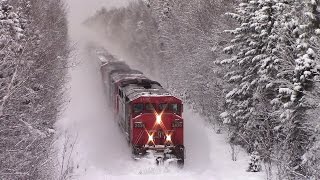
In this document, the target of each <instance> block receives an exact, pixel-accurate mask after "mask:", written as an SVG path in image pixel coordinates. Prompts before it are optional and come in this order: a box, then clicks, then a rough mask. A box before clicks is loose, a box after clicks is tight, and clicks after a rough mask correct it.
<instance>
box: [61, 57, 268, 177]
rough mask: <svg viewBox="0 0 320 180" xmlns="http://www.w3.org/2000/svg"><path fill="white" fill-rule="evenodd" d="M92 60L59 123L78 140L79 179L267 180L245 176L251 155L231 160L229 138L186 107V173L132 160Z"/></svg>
mask: <svg viewBox="0 0 320 180" xmlns="http://www.w3.org/2000/svg"><path fill="white" fill-rule="evenodd" d="M84 57H85V56H84ZM89 59H90V58H87V59H86V58H84V59H82V62H81V63H80V65H79V66H77V67H76V68H75V69H74V70H73V71H72V72H71V73H72V81H71V91H70V96H71V102H70V104H69V107H68V110H67V112H66V118H63V119H62V120H61V121H60V122H59V123H58V124H57V129H58V131H61V132H68V133H71V134H73V136H74V137H77V138H76V140H77V142H76V145H75V148H74V149H73V152H72V162H73V163H72V164H74V166H75V167H78V168H76V169H75V172H74V173H75V174H74V176H73V177H76V178H74V179H79V180H90V179H97V180H98V179H108V180H109V179H150V178H153V179H161V178H164V177H165V178H166V179H190V180H192V179H217V180H231V179H232V180H250V179H252V180H259V179H264V173H263V172H261V173H250V172H246V168H247V166H248V161H249V156H248V155H247V154H246V153H245V152H243V151H242V150H240V149H239V155H238V161H232V160H231V148H230V145H228V144H227V142H226V139H227V138H226V137H225V136H224V135H221V134H219V135H218V134H216V133H215V130H214V128H212V126H210V125H209V124H207V123H206V122H205V121H204V119H203V118H202V117H201V116H200V115H198V114H196V113H193V112H192V111H191V110H189V109H188V107H187V106H186V110H185V112H184V115H183V116H184V118H185V145H186V150H187V159H186V162H185V167H184V168H183V169H178V168H176V167H175V166H169V165H164V166H156V165H155V163H154V160H153V159H152V160H142V161H134V160H133V159H131V157H130V153H131V152H130V148H129V146H128V145H127V143H126V140H125V137H124V135H122V134H121V131H120V130H119V127H118V125H117V124H116V123H115V121H114V120H113V119H112V116H111V113H110V111H109V110H108V105H107V102H106V100H105V99H106V97H105V95H104V91H103V86H102V80H101V78H100V74H99V65H98V64H99V63H98V62H92V61H89ZM61 140H63V138H61ZM61 144H63V143H61Z"/></svg>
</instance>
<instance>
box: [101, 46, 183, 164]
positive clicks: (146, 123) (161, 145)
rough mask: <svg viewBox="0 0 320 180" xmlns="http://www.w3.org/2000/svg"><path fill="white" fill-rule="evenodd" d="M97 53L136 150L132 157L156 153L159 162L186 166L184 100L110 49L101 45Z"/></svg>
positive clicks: (113, 104) (110, 96)
mask: <svg viewBox="0 0 320 180" xmlns="http://www.w3.org/2000/svg"><path fill="white" fill-rule="evenodd" d="M95 55H96V57H97V58H98V60H99V61H100V62H101V67H100V70H101V75H102V79H103V83H104V87H105V93H106V94H107V101H108V102H109V104H110V106H111V107H112V109H113V113H114V117H115V118H114V119H115V120H116V121H117V123H118V124H119V126H120V128H121V130H122V131H123V134H124V135H125V137H126V139H127V141H128V143H129V145H130V147H131V149H132V157H133V158H134V159H140V158H144V157H145V156H146V155H149V154H152V155H153V157H154V158H155V159H156V162H157V163H161V162H164V161H166V160H170V162H176V163H177V164H178V165H179V166H180V167H182V166H183V164H184V160H185V147H184V142H183V141H184V139H183V138H184V130H183V124H184V121H183V118H182V113H183V104H182V101H181V100H180V99H179V98H177V97H175V96H173V95H172V94H170V93H169V92H168V91H167V90H165V89H164V88H163V87H162V86H161V84H160V83H158V82H156V81H153V80H150V79H149V78H147V77H146V76H145V75H144V74H143V73H142V72H140V71H138V70H134V69H131V68H130V67H129V66H128V65H127V64H126V63H125V62H123V61H119V60H117V59H116V58H115V57H113V56H112V55H110V54H109V53H108V52H107V51H106V50H103V49H101V48H99V50H96V51H95Z"/></svg>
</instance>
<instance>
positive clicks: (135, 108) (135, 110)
mask: <svg viewBox="0 0 320 180" xmlns="http://www.w3.org/2000/svg"><path fill="white" fill-rule="evenodd" d="M142 111H143V104H134V105H133V113H135V114H139V113H142Z"/></svg>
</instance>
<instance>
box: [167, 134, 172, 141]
mask: <svg viewBox="0 0 320 180" xmlns="http://www.w3.org/2000/svg"><path fill="white" fill-rule="evenodd" d="M166 141H168V142H171V135H170V134H168V135H167V138H166Z"/></svg>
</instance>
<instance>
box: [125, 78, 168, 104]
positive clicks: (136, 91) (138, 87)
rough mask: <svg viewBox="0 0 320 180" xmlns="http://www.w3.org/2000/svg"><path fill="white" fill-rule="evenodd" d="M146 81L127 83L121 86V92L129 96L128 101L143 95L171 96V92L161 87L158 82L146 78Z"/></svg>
mask: <svg viewBox="0 0 320 180" xmlns="http://www.w3.org/2000/svg"><path fill="white" fill-rule="evenodd" d="M133 83H134V82H133ZM148 83H149V84H148ZM148 83H147V82H144V83H141V84H131V83H130V84H127V85H126V86H124V87H123V92H124V94H125V95H126V96H127V97H128V98H129V100H130V101H133V100H135V99H138V98H140V97H143V96H149V97H155V96H171V94H170V93H169V92H168V91H167V90H165V89H164V88H163V87H161V85H160V84H159V83H158V82H156V81H151V80H149V79H148Z"/></svg>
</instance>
